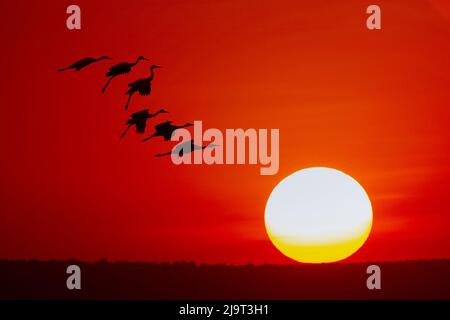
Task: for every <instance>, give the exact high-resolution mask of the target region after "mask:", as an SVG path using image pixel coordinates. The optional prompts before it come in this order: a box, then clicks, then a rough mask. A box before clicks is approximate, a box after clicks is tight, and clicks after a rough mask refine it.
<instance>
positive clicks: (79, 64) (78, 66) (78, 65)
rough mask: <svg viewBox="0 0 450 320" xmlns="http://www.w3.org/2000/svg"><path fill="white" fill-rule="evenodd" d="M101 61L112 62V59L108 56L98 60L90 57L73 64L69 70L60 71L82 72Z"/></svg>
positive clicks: (62, 69)
mask: <svg viewBox="0 0 450 320" xmlns="http://www.w3.org/2000/svg"><path fill="white" fill-rule="evenodd" d="M101 60H111V58H110V57H108V56H103V57H100V58H97V59H95V58H91V57H88V58H84V59H81V60H79V61H77V62H74V63H72V64H71V65H70V66H68V67H67V68H61V69H58V71H60V72H61V71H66V70H70V69H74V70H75V71H80V70H81V69H83V68H86V67H87V66H89V65H91V64H93V63H95V62H98V61H101Z"/></svg>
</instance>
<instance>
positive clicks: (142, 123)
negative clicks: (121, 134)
mask: <svg viewBox="0 0 450 320" xmlns="http://www.w3.org/2000/svg"><path fill="white" fill-rule="evenodd" d="M146 126H147V119H143V120H141V121H138V122H137V123H136V132H137V133H144V132H145V127H146Z"/></svg>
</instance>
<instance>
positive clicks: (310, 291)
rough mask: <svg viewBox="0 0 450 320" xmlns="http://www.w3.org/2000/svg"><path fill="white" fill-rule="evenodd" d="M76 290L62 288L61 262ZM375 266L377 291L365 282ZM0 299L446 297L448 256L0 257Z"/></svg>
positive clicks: (449, 288) (448, 290) (449, 274)
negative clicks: (212, 260)
mask: <svg viewBox="0 0 450 320" xmlns="http://www.w3.org/2000/svg"><path fill="white" fill-rule="evenodd" d="M71 264H77V265H79V266H80V267H81V272H82V290H79V291H77V290H74V291H70V290H68V289H67V288H66V279H67V277H68V275H67V274H66V268H67V266H69V265H71ZM370 264H377V265H379V266H380V267H381V286H382V289H381V290H368V289H367V287H366V280H367V278H368V276H369V275H368V274H366V269H367V266H369V265H370ZM0 299H158V300H165V299H179V300H185V299H188V300H190V299H193V300H194V299H206V300H208V299H237V300H239V299H253V300H258V299H263V300H266V299H275V300H277V299H288V300H289V299H446V300H448V299H450V260H429V261H426V260H423V261H422V260H421V261H403V262H381V263H369V262H367V263H351V264H345V263H341V264H324V265H301V264H298V265H286V266H283V265H258V266H255V265H245V266H231V265H196V264H194V263H188V262H180V263H173V264H169V263H139V262H113V263H112V262H107V261H99V262H96V263H85V262H76V261H37V260H29V261H5V260H3V261H0Z"/></svg>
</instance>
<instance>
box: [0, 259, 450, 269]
mask: <svg viewBox="0 0 450 320" xmlns="http://www.w3.org/2000/svg"><path fill="white" fill-rule="evenodd" d="M3 262H9V263H10V262H43V263H48V262H71V263H72V262H77V263H82V264H98V263H110V264H120V263H130V264H156V265H162V264H169V265H180V264H189V265H195V266H231V267H245V266H255V267H258V266H279V267H287V266H326V265H337V264H340V265H357V264H360V265H361V264H386V263H408V262H409V263H411V262H450V258H430V259H424V258H420V259H403V260H367V261H359V262H353V261H352V262H350V261H349V262H347V261H337V262H323V263H303V262H295V261H292V262H290V263H253V262H248V263H239V264H235V263H226V262H223V263H206V262H196V261H192V260H173V261H149V260H147V261H144V260H108V259H106V258H101V259H97V260H80V259H75V258H70V259H37V258H26V259H4V258H0V264H1V263H3Z"/></svg>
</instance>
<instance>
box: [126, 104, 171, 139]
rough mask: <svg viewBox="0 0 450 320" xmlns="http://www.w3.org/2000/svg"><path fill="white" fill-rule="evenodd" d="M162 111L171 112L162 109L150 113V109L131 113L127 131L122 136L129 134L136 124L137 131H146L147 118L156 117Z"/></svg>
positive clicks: (141, 132)
mask: <svg viewBox="0 0 450 320" xmlns="http://www.w3.org/2000/svg"><path fill="white" fill-rule="evenodd" d="M160 113H169V112H168V111H166V110H164V109H161V110H159V111H157V112H155V113H149V112H148V109H144V110H141V111H139V112H135V113H133V114H132V115H131V118H130V119H128V120H127V122H126V124H127V125H128V126H127V128H126V129H125V132H124V133H123V134H122V135H121V136H120V138H121V139H122V138H123V137H125V135H126V134H127V132H128V130H129V129H130V128H131V127H132V126H136V133H138V134H143V133H144V132H145V128H146V126H147V120H148V119H150V118H154V117H156V116H157V115H158V114H160Z"/></svg>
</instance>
